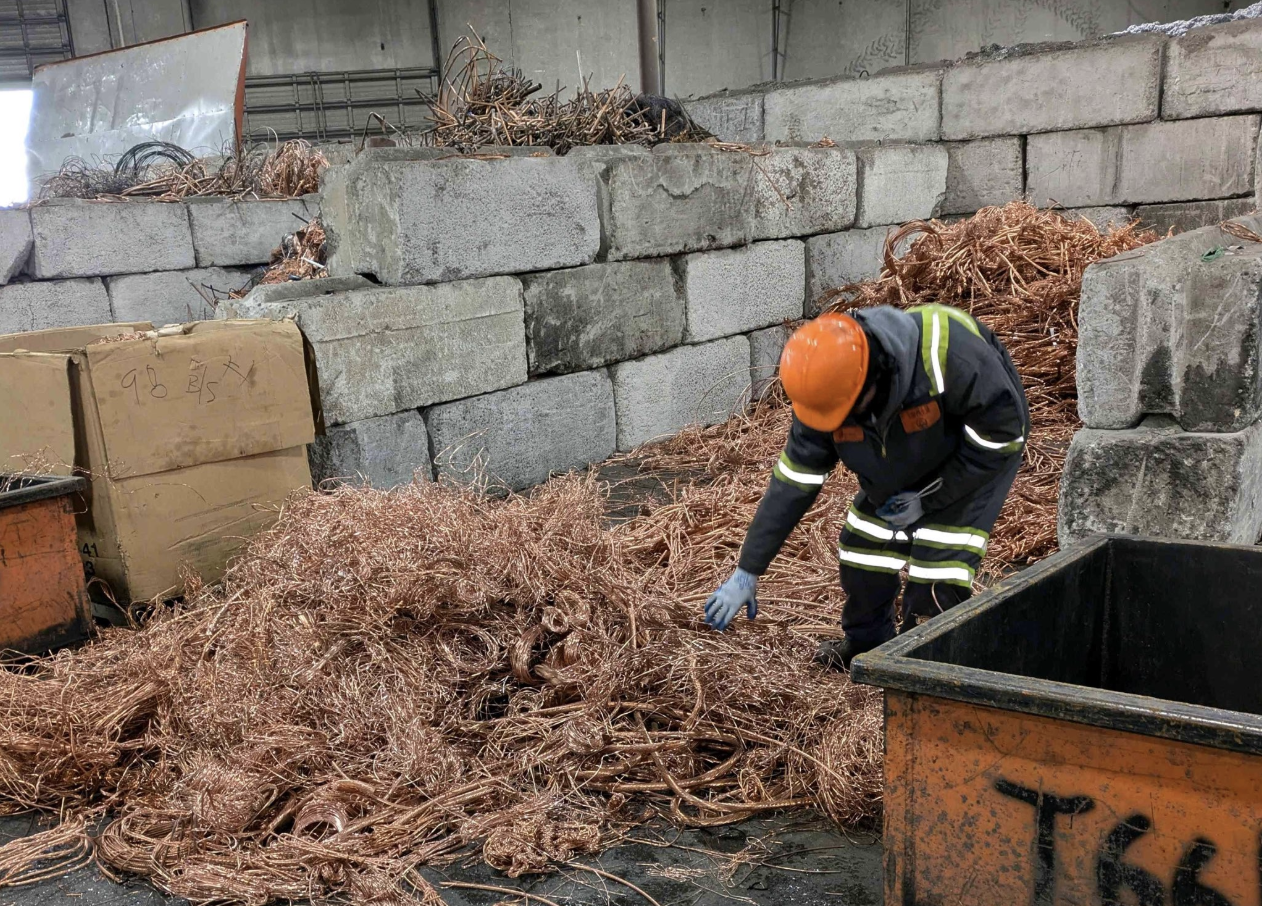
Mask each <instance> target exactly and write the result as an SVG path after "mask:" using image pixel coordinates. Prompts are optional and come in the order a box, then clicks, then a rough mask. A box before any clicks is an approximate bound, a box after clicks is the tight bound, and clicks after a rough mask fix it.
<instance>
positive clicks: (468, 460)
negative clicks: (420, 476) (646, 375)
mask: <svg viewBox="0 0 1262 906" xmlns="http://www.w3.org/2000/svg"><path fill="white" fill-rule="evenodd" d="M425 419H426V421H427V423H428V425H429V432H430V437H431V438H432V440H433V446H434V452H435V464H436V466H437V470H438V476H439V478H440V479H441V478H451V479H454V480H456V481H462V482H464V481H473V480H475V479H476V478H477V476H478V472H479V471H480V470H485V474H486V476H487V477H488V478H490V479H491V480H492V481H495V482H499V483H502V484H504V485H507V486H508V487H510V488H512V489H514V490H520V489H521V488H528V487H530V486H531V485H536V484H540V483H541V482H544V481H546V480H547V479H548V476H549V475H551V474H552V473H554V472H569V471H571V470H573V469H581V468H584V467H585V466H587V465H589V464H590V463H593V462H600V461H601V460H602V459H607V458H608V457H609V456H610V455H611V454H612V453H613V452H614V444H615V441H616V439H617V428H616V421H615V416H614V396H613V385H612V384H611V383H610V380H609V375H608V374H607V373H606V372H605V371H604V370H603V369H602V370H599V371H583V372H579V373H578V374H567V375H564V376H562V377H554V378H545V379H544V380H541V381H531V382H530V383H528V384H522V385H521V386H520V387H514V388H512V389H511V390H502V391H500V392H499V393H488V394H486V395H485V396H475V397H473V398H472V399H464V400H457V401H456V402H454V403H446V404H444V405H442V406H435V407H434V408H432V409H429V410H426V413H425Z"/></svg>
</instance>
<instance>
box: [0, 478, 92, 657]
mask: <svg viewBox="0 0 1262 906" xmlns="http://www.w3.org/2000/svg"><path fill="white" fill-rule="evenodd" d="M0 481H2V482H3V483H2V484H0V487H5V488H7V490H3V491H0V649H2V650H9V651H21V652H26V653H31V654H34V653H38V652H42V651H47V650H49V649H51V648H57V647H60V646H61V645H65V644H68V643H70V642H74V641H77V640H79V639H81V638H83V637H84V636H86V635H87V633H88V631H89V629H90V627H91V625H92V624H91V617H92V611H91V605H90V603H89V601H88V594H87V589H86V587H85V584H84V575H83V560H82V558H81V557H80V556H79V551H78V548H77V535H76V529H75V512H76V510H77V509H81V508H82V506H83V502H82V495H83V492H84V491H85V490H86V489H87V482H86V481H84V479H82V478H25V477H14V478H7V479H6V478H5V476H2V475H0Z"/></svg>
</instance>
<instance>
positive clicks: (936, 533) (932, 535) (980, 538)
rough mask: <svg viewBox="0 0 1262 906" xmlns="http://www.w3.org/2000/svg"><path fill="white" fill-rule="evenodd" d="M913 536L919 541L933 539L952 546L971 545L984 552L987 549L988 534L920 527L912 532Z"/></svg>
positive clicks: (938, 542) (937, 542)
mask: <svg viewBox="0 0 1262 906" xmlns="http://www.w3.org/2000/svg"><path fill="white" fill-rule="evenodd" d="M912 537H913V538H915V539H916V540H917V541H932V542H934V543H936V544H944V545H948V546H949V547H952V548H965V547H971V548H974V549H975V550H979V551H982V552H983V553H984V552H985V550H986V536H985V535H979V534H977V533H975V532H947V531H943V530H942V529H932V528H919V529H916V531H915V532H913V533H912Z"/></svg>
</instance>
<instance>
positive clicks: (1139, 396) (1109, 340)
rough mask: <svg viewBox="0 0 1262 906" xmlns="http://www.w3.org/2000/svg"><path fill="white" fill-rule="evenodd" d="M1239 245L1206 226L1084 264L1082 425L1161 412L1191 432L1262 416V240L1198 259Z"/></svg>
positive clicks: (1118, 423)
mask: <svg viewBox="0 0 1262 906" xmlns="http://www.w3.org/2000/svg"><path fill="white" fill-rule="evenodd" d="M1239 222H1241V223H1243V224H1245V225H1247V226H1249V228H1251V229H1254V230H1257V229H1260V228H1262V218H1258V217H1245V218H1240V220H1239ZM1239 244H1240V241H1239V240H1238V239H1233V238H1232V237H1230V236H1229V235H1228V234H1226V233H1224V232H1222V231H1221V230H1219V229H1218V228H1217V227H1205V228H1203V229H1200V230H1194V231H1192V232H1190V233H1184V234H1182V235H1181V236H1176V237H1174V238H1172V239H1165V240H1162V241H1160V242H1156V243H1153V244H1151V245H1147V246H1144V247H1143V248H1139V249H1135V250H1133V251H1130V252H1125V253H1123V254H1121V255H1117V256H1114V257H1113V258H1108V259H1105V260H1104V261H1100V262H1097V263H1096V264H1093V265H1091V266H1090V267H1089V268H1087V271H1086V273H1085V274H1084V276H1083V281H1082V301H1081V303H1080V305H1079V309H1078V328H1079V337H1078V369H1077V372H1078V409H1079V413H1080V414H1081V415H1082V419H1083V422H1085V423H1086V425H1087V426H1088V427H1092V428H1128V427H1131V426H1133V425H1135V424H1137V423H1138V422H1139V420H1140V419H1141V418H1142V417H1143V416H1145V415H1154V414H1160V415H1170V416H1172V417H1174V418H1175V419H1176V420H1177V421H1178V423H1179V425H1180V426H1181V427H1182V428H1184V429H1185V430H1188V431H1239V430H1241V429H1243V428H1245V427H1246V426H1248V425H1251V424H1253V423H1254V422H1255V421H1257V420H1258V419H1259V418H1260V417H1262V368H1260V365H1262V245H1259V244H1256V243H1244V247H1243V248H1242V249H1241V250H1240V251H1238V252H1231V253H1229V254H1227V255H1224V256H1222V257H1220V258H1218V259H1216V260H1212V261H1203V260H1202V255H1204V254H1205V252H1207V251H1208V250H1210V249H1212V248H1214V247H1215V246H1219V245H1222V246H1227V245H1239Z"/></svg>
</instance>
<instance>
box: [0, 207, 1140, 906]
mask: <svg viewBox="0 0 1262 906" xmlns="http://www.w3.org/2000/svg"><path fill="white" fill-rule="evenodd" d="M914 230H918V231H919V232H918V233H917V234H916V235H917V236H918V238H917V239H916V240H915V242H914V244H913V245H912V248H911V249H910V251H909V252H908V253H907V255H905V256H904V257H903V258H901V259H899V258H895V257H894V256H893V255H892V254H891V255H890V256H888V258H887V261H886V268H885V271H884V273H883V274H882V276H881V277H880V278H879V279H878V280H877V281H874V282H872V283H869V284H864V285H860V286H856V287H848V288H847V289H846V291H845V292H844V293H843V294H841V295H839V296H837V297H836V298H835V299H834V302H836V303H837V304H854V303H856V302H858V303H867V304H870V303H873V302H886V301H888V302H895V303H897V304H910V303H912V302H914V301H919V300H923V299H927V298H933V299H936V300H941V301H948V302H953V303H955V304H959V305H961V306H963V307H966V308H972V309H973V310H974V311H976V312H977V313H978V316H979V317H981V318H982V319H983V320H984V321H986V322H987V323H989V324H991V325H992V326H993V327H994V328H995V329H996V330H997V331H998V332H999V333H1000V334H1001V335H1002V336H1003V338H1004V340H1005V341H1006V342H1007V343H1008V344H1009V346H1010V348H1011V349H1013V352H1014V356H1015V358H1016V360H1017V362H1018V366H1019V367H1020V368H1021V369H1022V372H1023V374H1025V380H1026V384H1027V387H1028V388H1029V390H1030V396H1031V398H1032V399H1033V400H1034V402H1035V410H1036V412H1037V413H1038V414H1037V415H1036V424H1035V428H1034V437H1033V439H1032V440H1031V452H1030V459H1029V463H1028V464H1027V468H1026V471H1025V472H1024V473H1023V475H1022V477H1021V478H1020V479H1019V481H1018V489H1017V493H1016V494H1014V496H1013V501H1012V502H1011V505H1010V506H1009V509H1008V510H1007V511H1006V512H1005V515H1004V518H1003V520H1002V522H1001V524H1000V525H999V526H998V528H997V530H996V532H995V536H994V548H993V550H994V558H993V559H994V560H995V561H997V562H998V568H1000V569H1003V568H1007V567H1009V566H1011V565H1013V564H1017V563H1020V562H1023V561H1024V560H1028V559H1031V558H1034V557H1037V556H1041V555H1043V554H1044V553H1047V552H1048V551H1050V549H1051V545H1052V543H1053V541H1052V540H1051V539H1054V531H1055V529H1054V526H1055V510H1054V503H1055V484H1056V481H1057V479H1058V475H1053V474H1052V473H1051V468H1052V465H1051V464H1052V463H1058V462H1059V457H1060V456H1061V455H1063V452H1058V451H1063V442H1064V439H1066V438H1067V436H1068V431H1069V430H1070V429H1071V428H1072V424H1073V421H1072V420H1073V407H1072V393H1073V387H1072V381H1073V369H1072V362H1073V344H1074V331H1073V329H1072V328H1073V321H1074V314H1073V312H1074V306H1075V302H1076V299H1077V295H1078V290H1079V282H1080V279H1081V275H1082V271H1083V269H1084V268H1085V267H1086V265H1087V264H1089V263H1090V262H1091V261H1093V260H1097V259H1099V258H1101V257H1105V256H1107V255H1111V254H1114V253H1116V252H1120V251H1123V250H1124V249H1127V248H1133V247H1135V246H1137V245H1139V244H1142V243H1143V242H1146V241H1149V240H1150V239H1152V238H1154V237H1153V236H1152V234H1149V233H1141V232H1138V231H1136V230H1135V229H1134V228H1132V227H1126V228H1123V229H1121V230H1115V231H1112V232H1111V233H1109V234H1108V235H1101V234H1100V233H1099V232H1098V231H1097V230H1096V229H1095V227H1093V226H1091V225H1090V224H1088V223H1086V222H1071V221H1068V220H1065V219H1064V218H1062V217H1061V216H1060V215H1058V214H1048V213H1044V212H1039V211H1036V210H1035V209H1033V208H1031V207H1029V206H1026V205H1010V206H1008V207H1006V208H1002V209H989V210H987V211H983V212H982V213H981V214H979V215H977V217H976V218H974V219H973V220H972V221H968V222H964V223H961V224H956V225H953V226H946V225H943V224H940V223H935V222H931V223H927V224H920V225H917V226H916V227H914V228H910V227H909V228H908V230H907V232H906V233H905V234H904V236H903V237H902V238H901V240H899V241H905V240H906V239H908V238H909V237H910V236H911V234H912V232H913V231H914ZM1053 328H1055V331H1053ZM789 418H790V410H789V407H788V406H787V405H786V404H785V402H784V400H783V398H782V397H781V396H780V395H779V393H778V391H774V390H773V392H772V393H771V394H770V395H768V396H766V397H764V398H763V399H762V400H761V401H759V402H758V403H757V404H756V405H755V406H753V407H752V408H751V409H750V410H749V411H748V412H746V413H743V414H741V415H739V416H737V417H735V418H733V419H732V420H730V421H729V422H727V423H726V424H724V425H721V426H718V427H716V428H711V429H698V430H692V431H688V432H685V433H684V434H683V435H681V436H679V437H677V438H676V439H674V440H671V441H668V442H666V443H664V444H659V445H657V446H655V447H650V448H647V449H645V450H644V451H641V452H640V453H639V454H637V455H635V456H634V457H632V458H631V459H630V461H631V462H634V463H636V464H639V465H640V466H641V468H642V469H643V470H644V471H647V472H653V471H659V472H663V473H664V474H665V476H667V477H668V479H669V480H666V481H663V482H662V486H663V488H664V494H663V495H662V496H661V498H654V499H647V500H644V501H643V502H642V504H641V507H640V512H639V513H638V514H637V515H635V516H633V517H632V518H630V519H629V520H628V521H626V522H623V523H621V524H618V525H613V524H611V522H610V520H609V519H608V511H609V509H610V501H609V499H608V493H609V489H608V486H607V485H603V484H601V483H600V482H598V481H597V480H595V479H594V478H592V477H589V476H582V475H577V476H567V477H562V478H557V479H554V480H553V481H551V482H549V483H548V484H546V485H544V486H542V487H540V488H538V489H536V490H535V491H534V492H533V493H531V494H529V495H510V496H508V497H506V498H496V497H492V496H487V495H485V494H483V493H481V491H480V490H479V489H458V488H454V487H449V486H445V485H438V484H433V483H430V482H417V483H415V484H413V485H410V486H406V487H402V488H398V489H395V490H392V491H375V490H371V489H366V488H358V487H347V486H343V487H338V488H334V489H331V490H325V491H323V492H319V493H315V492H304V493H299V494H297V495H295V497H294V498H293V499H291V500H290V501H289V503H288V504H287V506H286V507H285V509H284V512H283V513H282V515H281V518H280V520H279V523H278V524H277V526H276V527H275V528H274V529H273V530H272V531H270V532H268V533H266V534H264V535H262V536H260V537H258V538H256V539H254V540H253V542H252V543H251V544H250V546H249V549H248V550H247V552H246V553H245V554H244V555H243V556H242V557H241V558H240V559H239V560H238V561H237V563H236V564H235V565H234V566H233V567H232V568H231V569H230V571H229V573H228V575H227V577H226V578H225V580H224V582H223V583H222V585H220V586H215V587H201V586H200V585H199V583H198V582H197V581H196V580H195V579H191V580H190V582H189V587H188V589H187V594H186V598H185V602H184V603H182V604H180V605H178V606H175V607H167V608H159V609H157V611H156V612H155V613H154V614H153V616H152V617H151V618H150V619H149V621H148V622H147V623H146V624H145V625H144V626H143V627H142V628H140V629H139V630H127V629H121V630H107V631H105V633H104V634H103V635H102V637H101V638H100V639H98V640H97V641H95V642H94V643H92V644H90V645H88V646H86V647H84V648H81V649H79V650H76V651H67V652H63V653H61V654H58V655H56V656H54V657H51V658H47V659H42V660H38V661H36V662H35V663H34V664H32V665H29V666H28V667H26V668H24V669H21V670H16V669H15V670H7V671H3V672H0V810H4V811H10V812H17V811H24V810H31V809H38V810H42V811H44V812H45V813H47V814H49V815H50V816H59V817H61V819H62V824H61V825H60V826H59V827H56V828H53V829H50V830H49V831H47V832H45V833H44V834H43V835H42V836H38V837H36V838H32V839H27V840H19V841H15V842H13V843H10V844H8V845H6V846H3V847H0V884H2V883H21V882H22V881H24V880H27V879H29V878H31V877H33V876H39V875H41V874H43V875H46V874H47V873H49V872H56V871H59V870H64V869H68V868H71V867H74V866H76V865H78V864H81V863H82V862H83V861H85V860H89V859H92V860H95V861H96V862H98V863H99V864H100V865H102V866H104V867H105V868H107V869H110V870H114V871H122V872H131V873H135V874H139V875H145V876H148V877H150V878H152V879H153V880H154V881H155V883H157V884H158V885H159V886H160V887H162V888H163V889H166V890H168V891H171V892H173V893H176V894H179V895H181V896H185V897H188V898H190V899H192V900H195V901H207V900H215V901H218V902H249V903H257V902H262V901H264V900H267V899H269V898H278V899H300V898H309V899H317V898H320V897H323V896H327V895H331V894H342V895H346V896H349V897H351V898H352V899H356V898H358V899H365V898H368V897H369V896H370V895H371V896H381V895H383V893H391V892H396V891H399V890H408V891H410V892H411V893H413V894H415V895H417V896H421V897H423V898H425V899H428V900H429V901H430V902H432V901H433V900H434V899H435V898H436V897H437V896H438V894H437V893H436V892H435V891H434V890H433V889H432V888H429V887H427V886H426V884H425V883H424V881H423V880H422V879H421V878H420V876H419V875H418V874H417V873H416V872H415V870H414V869H415V866H417V865H424V864H436V863H441V862H444V861H446V860H450V859H453V858H456V857H458V856H460V855H462V854H465V853H468V852H469V851H470V850H472V851H475V852H477V853H478V854H480V856H481V857H482V858H484V859H485V860H486V861H487V862H489V863H490V864H491V865H493V866H495V867H497V868H501V869H503V870H506V871H508V872H509V873H512V874H518V873H522V872H530V871H542V870H547V869H549V868H550V867H552V866H555V865H557V864H558V863H563V862H565V861H567V860H568V859H570V858H571V857H572V856H573V855H574V854H577V853H584V852H592V851H596V850H599V849H600V848H601V847H603V846H604V845H606V844H607V843H608V842H610V841H611V840H612V839H614V838H616V837H617V836H618V835H619V834H621V833H623V832H624V831H625V830H626V829H627V828H628V827H630V826H632V825H634V824H636V823H638V822H641V821H644V820H646V819H647V818H649V817H651V816H653V815H664V816H667V817H673V818H674V820H676V821H679V822H683V823H691V824H698V825H708V824H721V823H726V822H730V821H736V820H740V819H742V818H745V817H749V816H751V815H756V814H758V813H760V812H763V811H767V810H778V809H785V808H792V807H809V808H813V809H817V810H819V811H821V812H823V813H825V814H827V815H829V816H830V817H831V818H833V819H834V820H835V821H837V822H838V823H840V824H842V825H851V824H854V823H856V822H860V821H863V820H865V819H870V818H871V817H873V816H875V814H876V813H877V812H878V811H879V807H880V787H881V752H882V733H881V712H880V695H879V693H878V692H877V691H875V690H873V689H869V688H865V687H858V686H853V685H851V684H850V683H849V681H848V679H847V678H846V676H845V675H844V674H842V673H837V672H833V671H828V670H823V669H820V668H818V667H816V666H815V665H814V664H813V663H812V654H813V652H814V649H815V646H816V643H817V641H818V640H819V639H820V638H821V637H822V636H826V635H829V634H837V632H838V630H837V627H836V621H837V618H838V615H839V612H840V605H841V591H840V589H839V588H838V586H837V573H836V560H835V544H836V535H837V532H838V530H839V529H840V527H841V525H842V522H843V520H844V509H845V506H846V502H847V500H848V497H849V493H850V492H851V491H853V488H854V486H853V483H852V482H851V481H850V480H849V479H848V477H847V476H844V475H841V474H838V475H836V476H834V478H833V479H832V480H831V481H830V482H829V484H828V485H827V486H826V487H825V490H824V493H823V494H822V496H821V499H820V501H819V503H818V504H817V505H816V507H815V508H814V509H813V510H812V512H811V513H810V514H808V516H807V518H806V519H805V520H804V521H803V523H802V524H801V526H800V527H799V529H798V530H797V531H796V532H794V534H793V535H792V536H791V537H790V539H789V541H788V543H787V545H786V546H785V548H784V551H783V552H782V554H781V556H780V557H779V558H778V559H777V560H776V562H775V563H774V564H773V566H772V568H771V570H770V571H769V573H768V574H767V576H766V577H765V580H764V582H763V583H762V584H761V585H760V594H759V599H760V605H761V606H760V611H759V614H758V618H757V619H756V620H754V621H748V620H745V619H743V618H742V619H741V620H739V621H738V622H737V623H736V624H735V625H734V626H733V627H732V628H730V629H729V630H728V631H727V632H724V633H718V632H714V631H712V630H710V629H709V628H708V627H707V626H705V624H704V623H703V622H702V621H701V618H700V616H701V609H702V606H703V604H704V601H705V599H706V597H707V595H708V594H709V593H710V592H711V591H712V590H713V589H714V587H715V586H716V585H717V584H718V583H719V582H720V581H722V579H723V578H725V577H726V576H727V575H728V574H729V573H730V571H731V569H732V567H733V564H734V561H735V557H736V551H737V550H738V548H739V546H740V543H741V540H742V536H743V534H744V530H745V527H746V525H747V524H748V522H749V519H750V518H751V517H752V515H753V512H754V510H755V508H756V507H757V505H758V501H759V498H760V497H761V495H762V493H763V490H764V488H765V487H766V484H767V481H768V476H769V474H770V468H771V465H772V463H773V462H774V460H775V457H776V456H777V454H778V453H779V450H780V448H781V445H782V444H783V442H784V437H785V432H786V430H787V427H788V422H789ZM1055 444H1060V445H1061V446H1060V447H1056V446H1054V445H1055ZM1049 493H1050V495H1051V496H1050V497H1048V494H1049ZM1031 519H1034V520H1036V521H1037V522H1038V524H1037V525H1034V524H1031V522H1030V520H1031ZM400 895H401V894H400Z"/></svg>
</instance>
